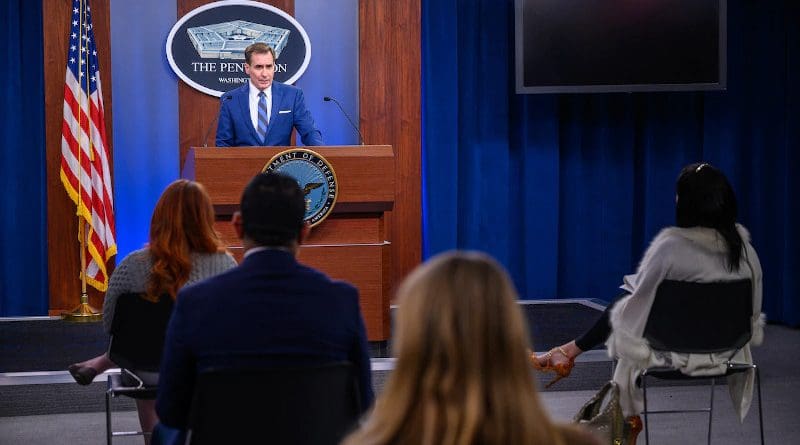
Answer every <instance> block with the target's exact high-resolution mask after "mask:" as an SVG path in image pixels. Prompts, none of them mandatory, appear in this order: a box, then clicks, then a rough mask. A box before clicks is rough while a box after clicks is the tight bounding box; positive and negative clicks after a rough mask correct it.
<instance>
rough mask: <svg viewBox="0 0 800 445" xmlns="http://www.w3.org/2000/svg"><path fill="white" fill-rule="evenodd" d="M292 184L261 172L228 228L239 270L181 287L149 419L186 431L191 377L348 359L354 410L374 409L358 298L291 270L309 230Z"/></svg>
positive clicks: (341, 286) (340, 285) (344, 287)
mask: <svg viewBox="0 0 800 445" xmlns="http://www.w3.org/2000/svg"><path fill="white" fill-rule="evenodd" d="M304 214H305V201H304V197H303V191H302V190H300V187H299V186H298V185H297V182H296V181H295V180H294V179H292V178H290V177H288V176H285V175H281V174H277V173H261V174H259V175H258V176H256V177H255V178H254V179H253V180H252V181H251V182H250V183H249V184H248V185H247V187H246V188H245V190H244V193H243V194H242V200H241V211H240V213H239V212H237V213H236V214H235V215H234V218H233V226H234V228H235V230H236V233H237V235H238V236H239V237H240V238H241V239H242V244H243V246H244V249H245V253H244V260H243V261H242V264H240V265H239V266H238V267H235V268H233V269H231V270H229V271H227V272H225V273H223V274H221V275H217V276H215V277H212V278H210V279H208V280H205V281H202V282H200V283H197V284H195V285H192V286H187V287H184V288H183V289H182V290H181V291H180V292H179V293H178V297H177V298H176V304H175V309H174V312H173V314H172V318H171V319H170V322H169V326H168V328H167V335H166V340H165V344H164V355H163V359H162V362H161V372H160V378H159V384H158V399H157V401H156V412H157V413H158V417H159V419H160V421H161V423H163V424H164V425H166V426H169V427H172V428H178V429H186V427H187V423H188V415H189V409H190V406H191V401H192V394H193V391H194V382H195V381H196V376H197V374H198V372H200V371H203V370H205V369H212V368H213V369H220V368H234V369H237V368H250V369H252V368H254V367H255V368H258V367H261V366H263V367H270V366H281V365H289V366H291V365H296V364H315V363H329V362H337V361H343V360H347V361H349V362H351V363H352V364H353V365H354V369H355V372H356V375H357V377H358V383H359V392H360V396H361V407H362V409H363V410H366V409H367V408H368V407H369V406H370V405H371V404H372V402H373V398H374V396H373V390H372V383H371V375H370V358H369V354H368V346H367V338H366V330H365V328H364V320H363V319H362V317H361V311H360V309H359V303H358V290H356V288H355V287H353V286H351V285H350V284H347V283H345V282H341V281H333V280H331V279H330V278H328V277H327V276H325V275H324V274H322V273H321V272H318V271H316V270H314V269H312V268H310V267H307V266H304V265H302V264H300V263H298V262H297V260H296V259H295V255H296V254H297V250H298V248H299V245H300V243H301V241H302V240H303V238H304V237H305V236H306V235H307V234H308V226H307V225H306V224H304V223H303V216H304Z"/></svg>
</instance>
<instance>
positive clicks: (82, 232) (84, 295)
mask: <svg viewBox="0 0 800 445" xmlns="http://www.w3.org/2000/svg"><path fill="white" fill-rule="evenodd" d="M85 225H86V223H85V222H84V221H83V219H82V218H81V217H80V216H78V238H79V239H80V249H81V254H80V257H81V303H80V304H79V305H78V307H76V308H75V309H73V310H71V311H69V312H62V313H61V318H63V319H64V320H66V321H74V322H78V323H81V322H83V323H87V322H93V321H100V320H102V319H103V314H102V313H100V312H98V311H97V310H96V309H95V308H93V307H92V306H90V305H89V293H88V292H87V291H86V229H85Z"/></svg>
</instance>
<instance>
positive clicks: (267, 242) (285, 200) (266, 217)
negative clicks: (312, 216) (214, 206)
mask: <svg viewBox="0 0 800 445" xmlns="http://www.w3.org/2000/svg"><path fill="white" fill-rule="evenodd" d="M305 210H306V204H305V197H304V196H303V191H302V190H300V186H299V185H298V184H297V181H295V180H294V178H291V177H289V176H286V175H283V174H280V173H259V174H258V175H256V177H255V178H253V179H252V180H251V181H250V183H249V184H247V187H245V189H244V192H243V193H242V202H241V213H242V230H243V231H244V235H245V236H246V237H247V238H249V239H250V240H251V241H252V242H253V243H255V244H257V245H260V246H266V247H291V246H292V245H293V244H294V243H295V242H296V241H297V240H298V236H299V235H300V230H301V229H302V227H303V217H304V216H305Z"/></svg>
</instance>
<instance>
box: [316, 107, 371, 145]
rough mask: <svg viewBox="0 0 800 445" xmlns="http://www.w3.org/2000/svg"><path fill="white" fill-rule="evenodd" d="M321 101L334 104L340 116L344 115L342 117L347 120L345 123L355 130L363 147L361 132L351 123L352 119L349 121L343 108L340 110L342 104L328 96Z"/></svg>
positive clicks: (348, 116)
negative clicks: (340, 113)
mask: <svg viewBox="0 0 800 445" xmlns="http://www.w3.org/2000/svg"><path fill="white" fill-rule="evenodd" d="M322 100H324V101H325V102H333V103H335V104H336V106H337V107H339V111H341V112H342V114H344V117H346V118H347V122H350V126H352V127H353V130H355V131H356V133H358V139H359V140H360V141H361V145H364V135H362V134H361V130H359V129H358V127H357V126H356V124H354V123H353V119H350V115H348V114H347V111H344V108H342V104H340V103H339V101H338V100H336V99H334V98H332V97H330V96H325V97H323V98H322Z"/></svg>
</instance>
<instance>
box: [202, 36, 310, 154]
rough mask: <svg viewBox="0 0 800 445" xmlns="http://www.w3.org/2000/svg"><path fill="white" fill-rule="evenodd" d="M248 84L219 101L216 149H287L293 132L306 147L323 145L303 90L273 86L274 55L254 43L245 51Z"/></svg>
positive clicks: (272, 52)
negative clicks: (259, 147)
mask: <svg viewBox="0 0 800 445" xmlns="http://www.w3.org/2000/svg"><path fill="white" fill-rule="evenodd" d="M244 57H245V64H244V70H245V72H246V73H247V75H248V76H250V81H249V82H247V84H246V85H242V86H241V87H239V88H236V89H234V90H231V91H228V92H227V93H225V94H223V95H222V98H221V99H220V102H221V105H220V109H219V118H218V119H217V146H218V147H239V146H253V145H255V146H258V145H266V146H273V145H278V146H280V145H284V146H285V145H289V143H290V140H289V137H290V136H291V135H292V128H296V129H297V133H298V134H299V135H300V138H301V139H302V141H303V144H305V145H324V143H323V142H322V134H321V133H320V132H319V130H318V129H317V127H316V125H315V124H314V118H312V117H311V113H310V112H309V111H308V109H307V108H306V103H305V99H304V98H303V90H301V89H300V88H297V87H294V86H291V85H284V84H282V83H279V82H273V81H272V78H273V76H274V75H275V51H274V50H273V49H272V48H271V47H270V46H269V45H267V44H265V43H261V42H259V43H254V44H252V45H250V46H248V47H247V48H246V49H245V51H244Z"/></svg>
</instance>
